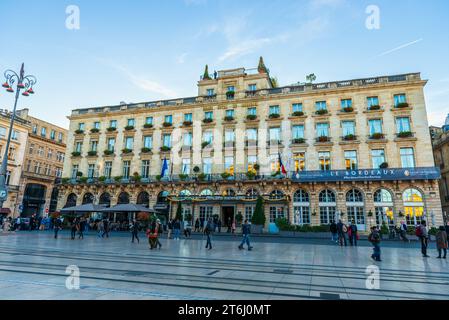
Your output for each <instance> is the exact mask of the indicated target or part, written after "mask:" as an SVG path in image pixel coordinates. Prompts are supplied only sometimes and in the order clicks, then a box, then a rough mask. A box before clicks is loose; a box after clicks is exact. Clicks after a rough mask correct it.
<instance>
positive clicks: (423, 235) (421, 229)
mask: <svg viewBox="0 0 449 320" xmlns="http://www.w3.org/2000/svg"><path fill="white" fill-rule="evenodd" d="M416 235H417V236H418V238H419V239H420V240H421V253H422V256H423V258H428V257H429V256H428V255H427V246H428V245H429V232H428V231H427V226H426V221H425V220H423V221H422V222H421V224H420V225H418V226H417V227H416Z"/></svg>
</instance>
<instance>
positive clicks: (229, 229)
mask: <svg viewBox="0 0 449 320" xmlns="http://www.w3.org/2000/svg"><path fill="white" fill-rule="evenodd" d="M226 226H227V227H228V230H226V232H227V233H231V228H232V221H231V217H228V222H227V223H226Z"/></svg>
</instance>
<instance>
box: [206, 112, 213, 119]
mask: <svg viewBox="0 0 449 320" xmlns="http://www.w3.org/2000/svg"><path fill="white" fill-rule="evenodd" d="M213 117H214V113H213V112H212V111H207V112H205V113H204V118H205V119H208V120H213Z"/></svg>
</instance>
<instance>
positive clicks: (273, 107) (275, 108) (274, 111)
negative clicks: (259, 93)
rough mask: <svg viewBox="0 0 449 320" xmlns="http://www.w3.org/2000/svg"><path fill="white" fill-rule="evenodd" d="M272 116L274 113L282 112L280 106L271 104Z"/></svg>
mask: <svg viewBox="0 0 449 320" xmlns="http://www.w3.org/2000/svg"><path fill="white" fill-rule="evenodd" d="M269 114H270V116H271V115H273V114H280V111H279V106H270V113H269Z"/></svg>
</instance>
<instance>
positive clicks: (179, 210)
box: [176, 202, 182, 221]
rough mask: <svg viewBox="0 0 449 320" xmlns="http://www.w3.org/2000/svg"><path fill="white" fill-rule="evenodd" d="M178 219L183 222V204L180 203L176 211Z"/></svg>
mask: <svg viewBox="0 0 449 320" xmlns="http://www.w3.org/2000/svg"><path fill="white" fill-rule="evenodd" d="M176 219H178V220H179V221H182V208H181V202H178V209H176Z"/></svg>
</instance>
